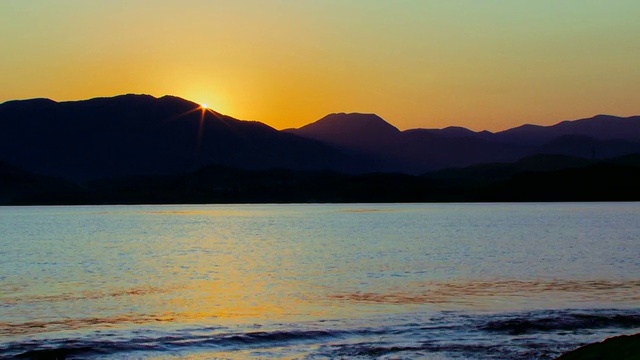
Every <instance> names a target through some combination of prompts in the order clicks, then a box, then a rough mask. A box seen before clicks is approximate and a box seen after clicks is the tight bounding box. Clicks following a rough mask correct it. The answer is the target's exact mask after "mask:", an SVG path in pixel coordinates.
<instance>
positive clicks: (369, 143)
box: [286, 113, 527, 174]
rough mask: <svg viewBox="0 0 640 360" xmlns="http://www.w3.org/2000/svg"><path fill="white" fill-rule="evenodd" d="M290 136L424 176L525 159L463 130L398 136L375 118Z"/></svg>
mask: <svg viewBox="0 0 640 360" xmlns="http://www.w3.org/2000/svg"><path fill="white" fill-rule="evenodd" d="M286 131H288V132H291V133H294V134H298V135H300V136H304V137H307V138H310V139H315V140H318V141H323V142H325V143H327V144H332V145H336V146H339V147H340V148H342V149H344V150H347V151H351V152H353V153H356V154H359V155H360V156H363V155H364V154H368V155H369V156H372V157H375V159H376V161H377V165H378V170H383V171H396V172H407V173H415V174H418V173H421V172H424V171H426V170H431V169H440V168H446V167H451V166H467V165H471V164H477V163H482V162H488V161H515V160H517V159H518V158H520V157H522V156H524V155H525V154H526V153H527V149H526V148H522V147H520V146H517V145H511V144H503V143H493V142H491V141H488V140H487V138H488V137H489V136H490V135H491V133H489V132H487V131H484V132H480V133H476V132H473V131H471V130H468V129H465V128H461V127H449V128H445V129H411V130H406V131H400V130H398V129H397V128H395V127H393V126H392V125H390V124H389V123H387V122H386V121H384V120H383V119H382V118H380V117H378V116H377V115H373V114H358V113H354V114H344V113H341V114H332V115H328V116H326V117H324V118H322V119H320V120H318V121H316V122H315V123H312V124H309V125H306V126H304V127H301V128H299V129H288V130H286Z"/></svg>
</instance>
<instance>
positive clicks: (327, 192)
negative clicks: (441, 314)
mask: <svg viewBox="0 0 640 360" xmlns="http://www.w3.org/2000/svg"><path fill="white" fill-rule="evenodd" d="M638 184H640V154H637V155H627V156H624V157H618V158H614V159H608V160H587V159H582V158H573V157H568V156H559V155H540V156H533V157H529V158H525V159H522V160H520V161H518V162H515V163H495V164H485V165H477V166H472V167H467V168H461V169H447V170H441V171H437V172H430V173H426V174H423V175H421V176H415V175H407V174H397V173H370V174H358V175H356V174H345V173H339V172H335V171H294V170H287V169H271V170H244V169H239V168H233V167H227V166H220V165H210V166H206V167H204V168H202V169H200V170H198V171H195V172H192V173H188V174H183V175H170V176H137V177H121V178H115V179H104V180H97V181H90V182H84V183H75V182H71V181H67V180H62V179H59V178H51V177H45V176H39V175H35V174H32V173H28V172H26V171H22V170H20V169H18V168H15V167H13V166H11V165H8V164H6V163H0V204H2V205H35V204H43V205H54V204H59V205H66V204H205V203H314V202H320V203H323V202H326V203H351V202H516V201H524V202H531V201H639V200H640V186H638Z"/></svg>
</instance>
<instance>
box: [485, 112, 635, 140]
mask: <svg viewBox="0 0 640 360" xmlns="http://www.w3.org/2000/svg"><path fill="white" fill-rule="evenodd" d="M565 135H581V136H587V137H591V138H593V139H595V140H600V141H602V140H626V141H630V142H639V141H640V116H631V117H627V118H623V117H618V116H611V115H597V116H594V117H592V118H587V119H580V120H573V121H563V122H560V123H558V124H555V125H552V126H539V125H530V124H527V125H522V126H519V127H516V128H513V129H509V130H505V131H501V132H498V133H495V136H494V139H493V140H495V141H500V142H507V143H516V144H523V145H531V146H540V145H543V144H544V143H546V142H549V141H551V140H553V139H554V138H558V137H561V136H565Z"/></svg>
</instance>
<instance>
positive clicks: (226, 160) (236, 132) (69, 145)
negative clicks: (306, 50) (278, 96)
mask: <svg viewBox="0 0 640 360" xmlns="http://www.w3.org/2000/svg"><path fill="white" fill-rule="evenodd" d="M0 158H5V159H6V160H7V161H9V162H10V163H12V164H14V165H16V166H20V167H22V168H24V169H27V170H29V171H32V172H35V173H40V174H46V175H53V176H60V177H65V178H70V179H76V180H85V179H99V178H105V177H118V176H125V175H158V174H176V173H184V172H188V171H191V170H193V169H196V168H199V167H201V166H204V165H207V164H211V163H219V164H228V165H233V166H239V167H245V168H255V169H266V168H271V167H288V168H292V169H324V168H333V169H340V170H349V169H350V168H349V166H348V163H349V159H348V158H347V157H345V156H344V154H342V153H341V152H339V151H337V150H336V149H334V148H332V147H329V146H327V145H324V144H322V143H319V142H316V141H309V140H308V139H303V138H301V137H298V136H296V135H293V134H289V133H285V132H279V131H277V130H275V129H273V128H271V127H269V126H267V125H265V124H262V123H259V122H250V121H240V120H236V119H234V118H231V117H229V116H225V115H221V114H218V113H216V112H213V111H210V110H206V111H205V110H204V109H201V108H199V106H198V105H197V104H195V103H192V102H190V101H186V100H183V99H180V98H176V97H172V96H164V97H161V98H154V97H152V96H148V95H122V96H116V97H113V98H96V99H91V100H85V101H73V102H61V103H57V102H54V101H51V100H47V99H33V100H23V101H9V102H6V103H3V104H0Z"/></svg>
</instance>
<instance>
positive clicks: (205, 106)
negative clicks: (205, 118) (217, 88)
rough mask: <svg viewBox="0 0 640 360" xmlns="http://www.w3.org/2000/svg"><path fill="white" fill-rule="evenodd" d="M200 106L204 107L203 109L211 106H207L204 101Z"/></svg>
mask: <svg viewBox="0 0 640 360" xmlns="http://www.w3.org/2000/svg"><path fill="white" fill-rule="evenodd" d="M200 107H201V108H203V109H208V108H209V106H207V104H204V103H203V104H200Z"/></svg>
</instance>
